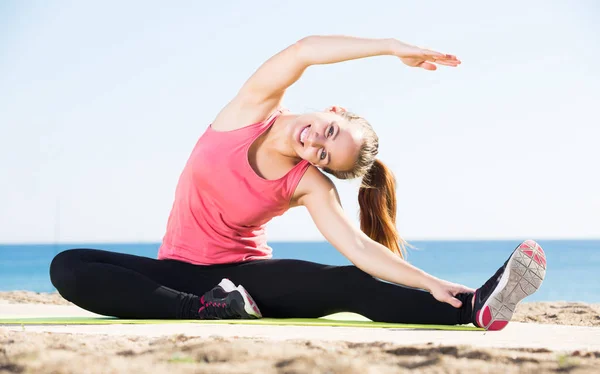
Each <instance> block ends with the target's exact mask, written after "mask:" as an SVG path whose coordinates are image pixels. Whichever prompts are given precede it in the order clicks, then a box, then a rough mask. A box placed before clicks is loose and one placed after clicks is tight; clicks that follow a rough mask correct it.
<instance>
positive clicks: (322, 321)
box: [0, 313, 484, 331]
mask: <svg viewBox="0 0 600 374" xmlns="http://www.w3.org/2000/svg"><path fill="white" fill-rule="evenodd" d="M173 323H197V324H208V325H215V324H222V325H263V326H265V325H269V326H273V325H276V326H338V327H369V328H387V329H392V328H393V329H420V330H457V331H484V330H483V329H480V328H478V327H474V326H469V325H466V326H465V325H458V326H456V325H453V326H446V325H421V324H404V323H385V322H372V321H370V320H368V319H367V318H365V317H363V316H361V315H358V314H353V313H336V314H332V315H329V316H325V317H321V318H281V319H279V318H261V319H228V320H196V319H194V320H183V319H119V318H114V317H41V318H0V326H2V325H5V326H6V325H116V324H134V325H142V324H173Z"/></svg>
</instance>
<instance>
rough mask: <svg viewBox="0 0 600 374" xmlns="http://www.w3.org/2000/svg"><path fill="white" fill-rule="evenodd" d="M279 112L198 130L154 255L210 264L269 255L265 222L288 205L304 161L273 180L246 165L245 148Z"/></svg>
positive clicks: (268, 256)
mask: <svg viewBox="0 0 600 374" xmlns="http://www.w3.org/2000/svg"><path fill="white" fill-rule="evenodd" d="M279 114H281V110H278V111H277V112H275V113H274V114H272V115H271V116H270V117H269V118H268V119H267V120H265V121H263V122H258V123H255V124H252V125H250V126H246V127H243V128H241V129H237V130H232V131H226V132H222V131H215V130H213V129H212V127H211V126H209V127H208V129H207V130H206V131H205V132H204V134H202V136H201V137H200V139H198V142H197V143H196V145H195V146H194V149H193V151H192V154H191V155H190V158H189V159H188V161H187V163H186V165H185V167H184V169H183V172H182V173H181V176H180V177H179V182H178V184H177V188H176V190H175V202H174V203H173V207H172V209H171V214H170V215H169V220H168V223H167V230H166V234H165V236H164V237H163V241H162V245H161V246H160V248H159V251H158V259H160V260H162V259H174V260H179V261H185V262H189V263H193V264H199V265H211V264H222V263H233V262H243V261H250V260H257V259H266V258H271V254H272V250H271V248H270V247H269V246H268V245H267V239H266V233H265V227H266V224H267V222H269V221H270V220H271V219H272V218H273V217H275V216H279V215H282V214H283V213H284V212H285V211H286V210H288V209H289V204H290V200H291V198H292V195H293V193H294V191H295V189H296V186H297V185H298V183H299V182H300V179H301V178H302V176H303V175H304V172H305V171H306V170H307V169H308V167H309V165H310V164H309V163H308V162H307V161H305V160H302V161H301V162H300V163H298V164H297V165H295V166H294V168H293V169H292V170H290V171H289V172H288V173H287V174H286V175H285V176H283V177H282V178H279V179H276V180H267V179H264V178H262V177H260V176H259V175H257V174H256V172H255V171H254V170H253V169H252V167H251V166H250V163H249V161H248V150H249V148H250V146H251V145H252V143H253V142H254V140H256V138H258V137H259V136H260V135H261V134H262V133H263V132H265V131H266V130H267V129H268V128H269V127H270V126H271V125H272V124H273V123H274V122H275V119H276V118H277V117H278V116H279Z"/></svg>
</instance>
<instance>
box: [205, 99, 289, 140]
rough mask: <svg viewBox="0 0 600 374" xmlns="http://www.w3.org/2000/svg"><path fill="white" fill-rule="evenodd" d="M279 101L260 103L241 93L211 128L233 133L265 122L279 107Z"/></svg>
mask: <svg viewBox="0 0 600 374" xmlns="http://www.w3.org/2000/svg"><path fill="white" fill-rule="evenodd" d="M279 106H280V103H279V101H274V100H271V101H269V100H267V101H258V100H255V99H254V98H253V97H252V96H250V95H247V94H243V93H239V94H238V95H237V96H236V97H234V98H233V100H231V101H230V102H229V103H228V104H227V105H225V107H224V108H223V109H221V111H220V112H219V114H218V115H217V117H216V118H215V120H214V121H213V122H212V124H211V127H212V128H213V129H214V130H217V131H232V130H237V129H241V128H243V127H246V126H249V125H251V124H253V123H257V122H260V121H264V120H265V119H266V118H268V117H269V115H271V114H272V113H273V112H274V111H275V110H276V109H277V108H278V107H279Z"/></svg>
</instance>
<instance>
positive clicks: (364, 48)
mask: <svg viewBox="0 0 600 374" xmlns="http://www.w3.org/2000/svg"><path fill="white" fill-rule="evenodd" d="M382 55H391V56H396V57H399V58H400V59H401V60H402V62H404V63H405V64H406V65H409V66H413V67H421V68H424V69H426V70H435V69H436V66H435V64H441V65H446V66H457V65H458V64H460V61H458V59H457V58H456V57H455V56H452V55H446V54H442V53H439V52H435V51H431V50H428V49H423V48H419V47H416V46H412V45H409V44H406V43H403V42H401V41H399V40H396V39H391V38H389V39H368V38H356V37H350V36H308V37H305V38H303V39H301V40H299V41H298V42H296V43H294V44H293V45H291V46H290V47H288V48H286V49H285V50H283V51H281V52H279V53H278V54H276V55H275V56H273V57H271V58H270V59H269V60H268V61H266V62H265V63H264V64H263V65H262V66H261V67H260V68H259V69H258V70H257V71H256V72H255V73H254V74H253V75H252V76H251V77H250V78H249V79H248V81H247V82H246V83H245V84H244V86H243V87H242V89H241V90H240V95H242V96H245V97H248V98H252V99H253V100H255V101H256V102H261V103H262V102H265V101H271V102H272V104H273V102H276V103H279V101H280V100H281V98H282V97H283V94H284V92H285V90H286V89H287V88H288V87H289V86H291V85H292V84H294V82H296V81H297V80H298V79H300V77H301V76H302V74H303V72H304V71H305V70H306V68H307V67H309V66H311V65H321V64H333V63H336V62H342V61H349V60H355V59H360V58H365V57H372V56H382Z"/></svg>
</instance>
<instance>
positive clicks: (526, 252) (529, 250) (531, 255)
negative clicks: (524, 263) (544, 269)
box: [523, 249, 533, 257]
mask: <svg viewBox="0 0 600 374" xmlns="http://www.w3.org/2000/svg"><path fill="white" fill-rule="evenodd" d="M523 253H525V254H526V255H527V256H529V257H533V249H528V250H524V251H523Z"/></svg>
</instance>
